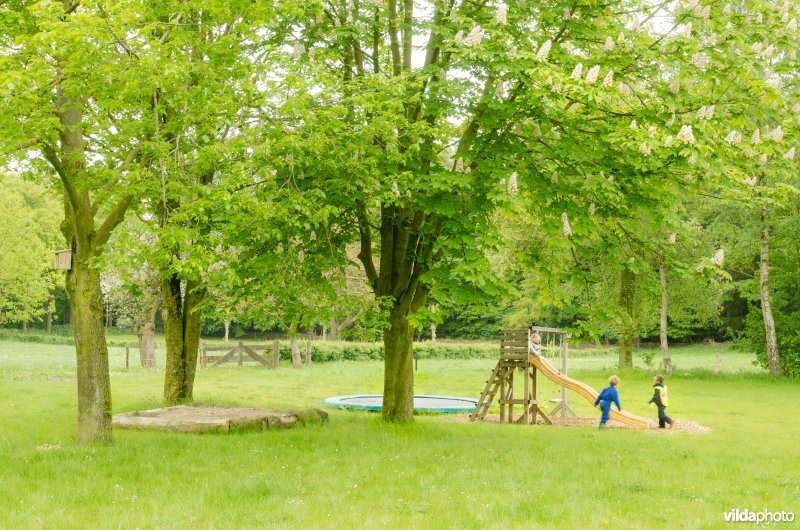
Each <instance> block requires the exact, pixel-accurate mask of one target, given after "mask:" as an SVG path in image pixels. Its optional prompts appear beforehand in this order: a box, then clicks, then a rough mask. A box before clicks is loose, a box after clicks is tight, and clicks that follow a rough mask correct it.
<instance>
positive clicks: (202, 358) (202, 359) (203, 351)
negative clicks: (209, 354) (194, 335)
mask: <svg viewBox="0 0 800 530" xmlns="http://www.w3.org/2000/svg"><path fill="white" fill-rule="evenodd" d="M198 357H199V358H200V368H205V367H206V365H207V364H208V363H207V362H206V343H205V341H202V340H201V341H200V354H199V355H198Z"/></svg>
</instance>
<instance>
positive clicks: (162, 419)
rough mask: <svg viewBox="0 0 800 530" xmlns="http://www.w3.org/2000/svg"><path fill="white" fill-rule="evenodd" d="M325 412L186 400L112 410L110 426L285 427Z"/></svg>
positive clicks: (321, 418)
mask: <svg viewBox="0 0 800 530" xmlns="http://www.w3.org/2000/svg"><path fill="white" fill-rule="evenodd" d="M327 419H328V413H327V412H325V411H323V410H319V409H307V410H288V411H286V410H269V409H261V408H256V407H229V406H225V405H214V404H212V405H206V404H205V403H189V404H187V405H178V406H175V407H164V408H160V409H150V410H138V411H135V412H125V413H121V414H115V415H114V417H113V420H112V424H113V426H114V427H128V428H133V429H154V430H159V431H174V432H194V433H204V432H231V431H235V430H240V429H288V428H291V427H294V426H295V425H297V424H304V423H312V422H324V421H327Z"/></svg>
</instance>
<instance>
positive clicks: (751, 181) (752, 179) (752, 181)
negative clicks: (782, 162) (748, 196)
mask: <svg viewBox="0 0 800 530" xmlns="http://www.w3.org/2000/svg"><path fill="white" fill-rule="evenodd" d="M757 182H758V179H757V178H756V177H747V178H746V179H744V183H745V184H747V185H748V186H750V187H751V188H754V187H755V186H756V183H757Z"/></svg>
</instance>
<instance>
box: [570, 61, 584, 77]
mask: <svg viewBox="0 0 800 530" xmlns="http://www.w3.org/2000/svg"><path fill="white" fill-rule="evenodd" d="M581 72H583V64H582V63H578V64H576V65H575V69H574V70H572V74H571V75H570V77H571V78H572V79H575V80H576V81H577V80H579V79H580V78H581Z"/></svg>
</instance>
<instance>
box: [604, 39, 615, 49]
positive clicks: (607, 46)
mask: <svg viewBox="0 0 800 530" xmlns="http://www.w3.org/2000/svg"><path fill="white" fill-rule="evenodd" d="M603 48H605V50H606V51H607V52H610V51H611V50H613V49H614V37H612V36H610V35H609V36H608V37H606V44H605V46H603Z"/></svg>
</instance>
